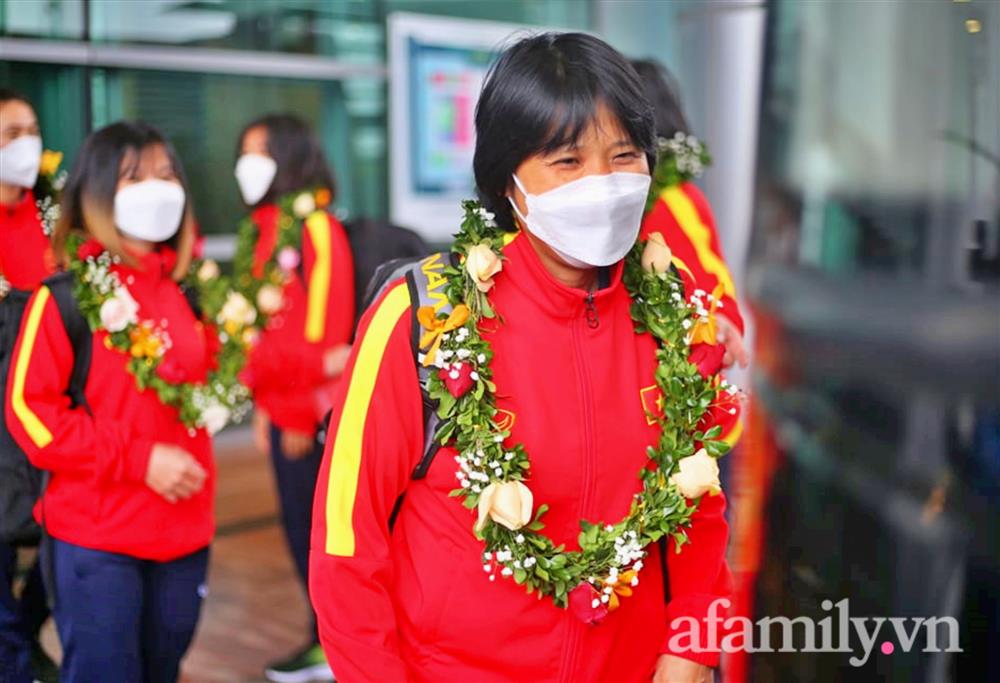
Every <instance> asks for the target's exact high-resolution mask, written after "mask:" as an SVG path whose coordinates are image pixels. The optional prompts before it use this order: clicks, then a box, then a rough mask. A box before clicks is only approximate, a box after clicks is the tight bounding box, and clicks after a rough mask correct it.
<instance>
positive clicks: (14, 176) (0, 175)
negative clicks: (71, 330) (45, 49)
mask: <svg viewBox="0 0 1000 683" xmlns="http://www.w3.org/2000/svg"><path fill="white" fill-rule="evenodd" d="M42 156H43V155H42V139H41V136H40V131H39V126H38V117H37V116H36V115H35V110H34V108H33V107H32V106H31V104H30V103H29V102H28V100H27V99H25V97H24V96H23V95H20V94H18V93H16V92H13V91H11V90H7V89H6V88H0V368H2V372H3V378H2V380H0V382H2V383H0V390H5V389H6V386H7V377H8V376H9V373H8V372H7V370H8V368H9V367H10V354H11V353H13V351H14V342H15V341H16V340H17V332H18V328H19V327H20V320H21V316H22V315H23V313H24V306H25V304H26V303H27V301H28V296H29V295H30V293H31V292H32V291H33V290H34V289H35V288H36V287H38V285H39V283H40V282H41V281H42V280H43V279H44V278H46V277H48V276H49V275H51V274H52V271H53V269H54V265H55V263H54V260H53V258H52V248H51V245H50V243H49V237H48V235H47V234H46V228H45V226H44V225H43V223H42V219H41V207H40V206H39V205H38V202H37V200H36V197H35V193H34V192H33V191H32V188H34V187H35V184H36V182H37V181H38V178H39V176H40V172H39V171H40V167H41V162H42ZM45 170H46V171H49V172H54V171H55V169H45ZM40 184H41V183H40ZM50 201H51V200H50ZM0 449H3V454H2V461H0V462H2V465H3V467H2V468H0V479H3V478H7V481H6V482H5V484H7V485H6V486H2V487H0V495H2V500H0V510H2V514H3V515H6V517H2V518H0V670H3V671H6V672H8V676H9V681H10V683H31V681H32V680H36V679H37V680H45V681H49V680H53V681H54V680H56V679H57V678H58V669H57V668H56V666H55V664H53V663H52V660H51V659H49V657H48V655H47V654H45V651H44V650H43V649H42V647H41V645H40V644H39V642H38V634H39V631H40V630H41V628H42V624H44V623H45V620H46V619H48V616H49V609H48V606H47V605H46V600H45V587H44V584H43V582H42V575H41V568H40V566H39V564H38V562H37V561H36V562H35V564H34V565H33V566H32V568H31V570H30V571H29V572H28V580H27V581H26V582H25V585H24V588H23V589H22V591H21V595H20V596H19V597H15V596H14V593H13V588H14V577H15V570H16V567H17V549H18V546H20V545H37V540H38V528H37V526H36V525H35V524H34V521H33V520H32V519H31V514H30V512H31V511H30V507H29V506H30V503H31V493H32V491H33V489H34V488H35V486H34V481H33V479H34V478H35V475H36V473H34V472H29V470H28V469H27V468H25V467H24V466H23V463H24V457H25V456H24V453H23V452H22V451H21V448H20V447H19V446H18V445H17V444H16V443H14V441H13V439H12V438H11V436H10V432H9V430H8V429H7V427H6V423H4V425H3V426H2V429H0ZM8 468H11V469H8ZM15 468H16V469H15ZM12 470H13V471H12ZM14 481H18V482H21V483H20V485H13V484H12V482H14ZM15 499H17V502H15ZM4 680H5V681H6V680H7V679H4Z"/></svg>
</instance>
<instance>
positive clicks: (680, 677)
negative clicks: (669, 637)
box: [653, 655, 712, 683]
mask: <svg viewBox="0 0 1000 683" xmlns="http://www.w3.org/2000/svg"><path fill="white" fill-rule="evenodd" d="M653 683H712V670H711V669H710V668H708V667H707V666H705V665H704V664H698V663H697V662H692V661H691V660H690V659H684V658H683V657H677V656H675V655H660V658H659V659H658V660H657V661H656V672H655V673H654V674H653Z"/></svg>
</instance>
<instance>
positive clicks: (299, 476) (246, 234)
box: [235, 114, 354, 682]
mask: <svg viewBox="0 0 1000 683" xmlns="http://www.w3.org/2000/svg"><path fill="white" fill-rule="evenodd" d="M238 151H239V158H238V160H237V163H236V179H237V182H238V183H239V187H240V193H241V194H242V196H243V200H244V201H245V202H246V204H247V206H249V207H251V213H250V216H249V217H248V218H247V219H246V220H245V221H244V222H243V224H242V225H241V226H240V230H239V237H238V244H237V249H236V258H235V268H236V283H237V286H238V287H240V288H241V289H242V290H243V292H244V293H245V295H246V296H247V297H248V299H249V300H250V301H254V302H256V304H257V313H258V316H259V320H258V323H260V324H263V332H262V333H261V335H260V340H259V342H258V343H257V345H256V347H255V349H254V351H253V353H252V355H251V357H250V362H249V367H248V369H247V373H246V377H245V379H246V382H247V384H248V386H250V388H251V389H252V390H253V394H254V401H255V404H256V411H255V415H254V435H255V440H256V443H257V447H258V448H259V449H260V450H261V451H262V452H270V454H271V459H272V462H273V464H274V472H275V478H276V480H277V484H278V494H279V498H280V500H281V516H282V522H283V524H284V527H285V533H286V536H287V538H288V543H289V547H290V549H291V552H292V556H293V558H294V560H295V564H296V568H297V569H298V571H299V573H300V575H301V577H302V581H303V585H308V579H307V576H308V567H309V530H310V526H311V521H312V500H313V491H314V490H315V488H316V476H317V473H318V471H319V465H320V460H321V458H322V452H323V449H322V445H321V444H319V443H317V440H316V434H317V427H318V426H319V421H320V418H321V417H322V416H323V415H324V414H325V413H326V412H327V411H328V410H329V405H328V402H327V399H326V396H327V395H328V393H329V392H330V390H331V387H330V386H329V385H331V384H332V383H335V382H336V381H337V377H338V376H339V374H340V372H341V370H342V369H343V365H344V362H345V361H346V357H347V354H346V350H347V349H348V348H349V347H348V346H347V344H348V343H349V342H350V339H351V334H352V332H353V326H354V268H353V259H352V257H351V249H350V244H349V243H348V241H347V235H346V233H345V232H344V229H343V227H342V226H341V224H340V222H339V221H338V220H337V219H336V218H335V217H334V216H333V214H332V213H330V211H329V209H330V203H331V202H332V200H333V198H334V195H333V193H334V183H333V177H332V175H331V173H330V170H329V166H328V165H327V162H326V157H325V155H324V154H323V150H322V148H321V147H320V145H319V141H318V140H317V139H316V137H315V136H314V135H313V133H312V131H310V130H309V127H308V126H307V125H306V124H305V122H303V121H302V120H301V119H299V118H297V117H295V116H291V115H285V114H278V115H270V116H265V117H263V118H261V119H258V120H256V121H253V122H252V123H250V124H249V125H248V126H247V127H246V128H245V129H244V131H243V133H242V135H241V136H240V142H239V148H238ZM265 673H266V675H267V676H268V678H270V679H271V680H274V681H279V682H284V681H299V680H332V674H331V673H330V669H329V667H328V666H327V664H326V659H325V657H324V656H323V651H322V648H320V647H319V639H318V636H317V634H316V631H315V626H313V628H312V636H311V639H310V641H309V643H308V644H307V645H306V646H305V647H304V648H303V649H302V650H301V651H299V652H296V653H294V654H292V655H291V656H290V657H288V658H287V659H284V660H281V661H278V662H275V663H273V664H271V665H270V666H268V668H267V671H266V672H265Z"/></svg>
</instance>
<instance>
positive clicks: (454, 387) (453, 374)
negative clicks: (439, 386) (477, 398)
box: [438, 363, 476, 398]
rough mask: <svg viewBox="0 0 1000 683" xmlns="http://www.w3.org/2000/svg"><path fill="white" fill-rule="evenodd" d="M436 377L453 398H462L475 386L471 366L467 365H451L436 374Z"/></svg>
mask: <svg viewBox="0 0 1000 683" xmlns="http://www.w3.org/2000/svg"><path fill="white" fill-rule="evenodd" d="M438 377H439V378H440V379H441V381H442V382H444V387H445V389H447V390H448V393H449V394H451V395H452V396H454V397H455V398H462V397H463V396H465V395H466V394H467V393H469V390H470V389H471V388H472V387H474V386H475V384H476V381H475V380H474V379H473V378H472V366H471V365H470V364H469V363H453V364H452V365H450V366H449V367H447V368H444V369H442V370H441V371H440V372H438Z"/></svg>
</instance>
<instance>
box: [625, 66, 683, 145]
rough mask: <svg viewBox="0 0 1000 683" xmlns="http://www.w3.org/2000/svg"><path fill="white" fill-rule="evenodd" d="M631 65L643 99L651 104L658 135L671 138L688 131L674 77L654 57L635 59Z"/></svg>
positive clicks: (678, 89) (678, 88)
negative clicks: (638, 80) (644, 92)
mask: <svg viewBox="0 0 1000 683" xmlns="http://www.w3.org/2000/svg"><path fill="white" fill-rule="evenodd" d="M632 66H633V68H635V71H636V73H638V74H639V78H640V79H641V80H642V87H643V89H644V90H645V91H646V99H648V100H649V102H650V104H652V105H653V116H654V118H655V119H656V135H657V137H661V138H666V139H668V140H670V139H671V138H673V137H674V136H675V135H676V134H677V133H684V134H685V135H687V134H689V133H690V132H691V127H690V126H689V125H688V121H687V117H686V116H684V107H683V105H682V104H681V95H680V87H679V86H678V84H677V79H676V78H674V75H673V74H672V73H670V70H669V69H667V67H665V66H663V64H661V63H660V62H658V61H656V60H655V59H634V60H632Z"/></svg>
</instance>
